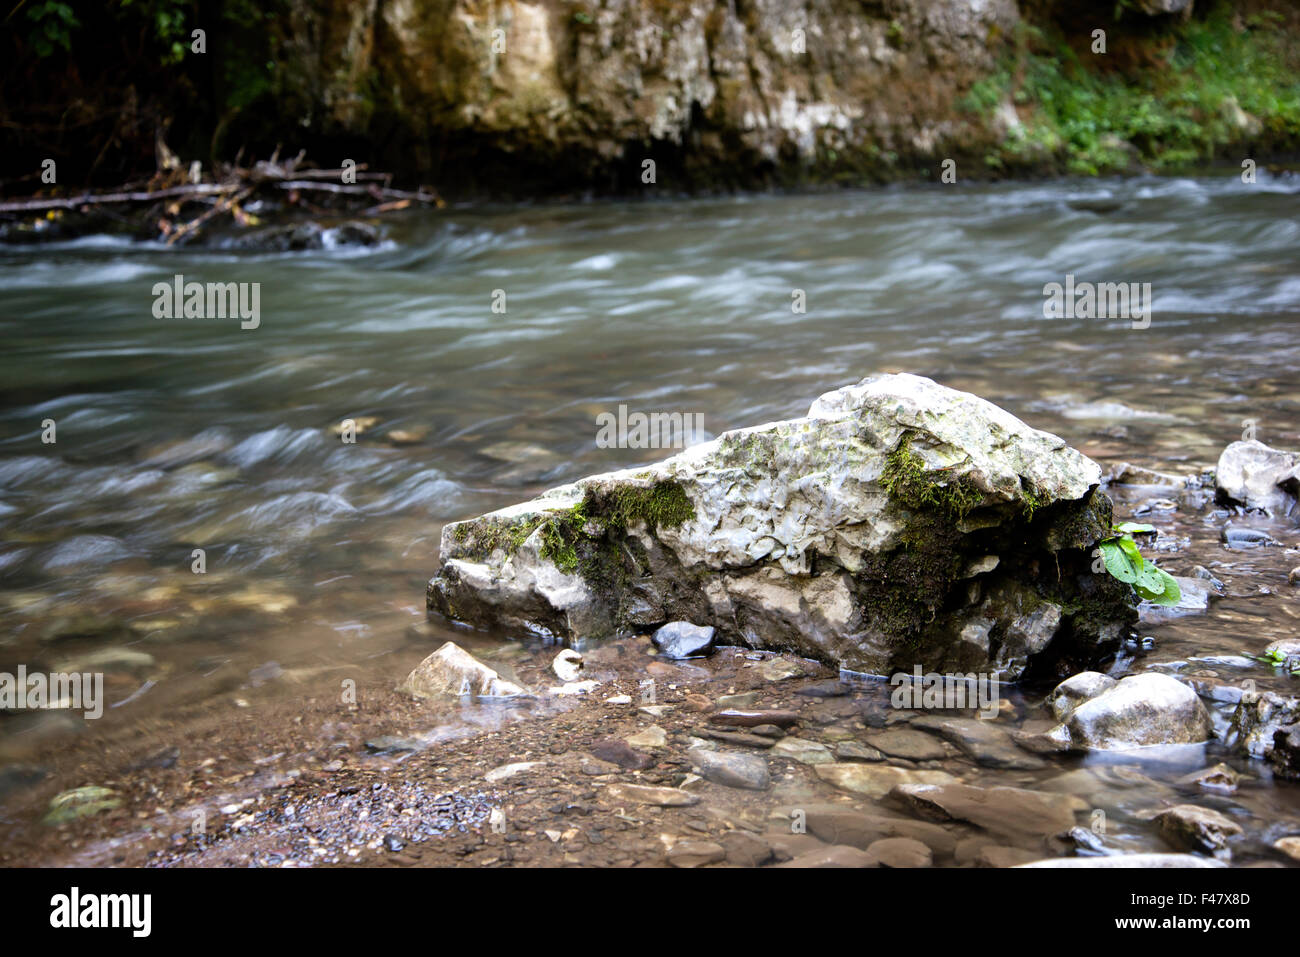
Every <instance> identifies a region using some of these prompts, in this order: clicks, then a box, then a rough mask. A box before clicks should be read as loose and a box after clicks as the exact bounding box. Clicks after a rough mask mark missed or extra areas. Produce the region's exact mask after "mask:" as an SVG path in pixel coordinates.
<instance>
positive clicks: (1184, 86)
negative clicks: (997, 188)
mask: <svg viewBox="0 0 1300 957" xmlns="http://www.w3.org/2000/svg"><path fill="white" fill-rule="evenodd" d="M1234 16H1235V15H1234V12H1233V8H1232V7H1231V6H1230V5H1228V4H1224V3H1221V4H1219V5H1217V6H1215V7H1214V8H1213V9H1211V10H1210V11H1209V13H1208V14H1207V15H1206V16H1205V17H1204V18H1203V19H1195V20H1192V21H1190V22H1188V23H1186V24H1182V25H1180V26H1178V27H1177V28H1176V31H1175V32H1173V33H1170V34H1165V35H1153V36H1147V37H1138V36H1136V35H1133V34H1130V33H1128V32H1126V31H1125V30H1124V29H1123V27H1122V25H1120V24H1116V25H1113V26H1112V28H1111V29H1109V30H1107V42H1108V50H1109V52H1108V53H1107V54H1092V53H1091V52H1090V51H1089V50H1088V48H1086V47H1085V48H1084V52H1083V53H1081V54H1079V53H1076V52H1075V51H1074V50H1073V49H1071V48H1070V47H1069V46H1068V45H1066V44H1065V43H1064V42H1063V41H1061V40H1059V39H1058V40H1056V41H1052V40H1050V39H1048V38H1047V37H1046V36H1045V35H1044V34H1043V33H1042V32H1040V31H1037V30H1035V29H1033V28H1028V29H1027V30H1026V31H1025V35H1024V36H1022V37H1021V40H1020V43H1019V44H1018V47H1019V49H1018V51H1017V53H1016V54H1015V55H1014V56H1012V57H1010V58H1009V59H1008V60H1007V61H1005V62H1004V63H1003V64H1002V66H1001V68H1000V69H999V70H998V71H997V72H996V73H995V74H994V75H992V76H990V77H988V78H987V79H985V80H982V81H980V82H979V83H977V84H976V85H975V86H974V87H973V88H972V90H971V92H970V93H969V94H968V95H967V96H966V98H965V101H964V105H965V107H966V108H967V109H968V110H970V111H972V112H976V113H979V114H982V115H985V116H991V115H992V113H993V112H994V111H995V110H996V109H997V108H998V107H999V106H1000V105H1001V104H1002V103H1004V102H1006V100H1007V99H1008V98H1010V99H1011V101H1012V102H1013V103H1015V104H1016V106H1017V107H1018V108H1019V109H1020V112H1021V117H1022V122H1023V124H1024V125H1023V128H1022V129H1021V130H1018V131H1012V132H1011V133H1009V134H1008V135H1007V137H1006V139H1005V140H1004V142H1003V143H1002V144H1001V146H1000V147H999V148H998V149H996V150H994V151H991V152H989V153H988V154H987V155H986V156H985V162H986V163H987V164H988V166H990V167H991V168H993V169H1003V168H1008V167H1010V168H1014V167H1016V166H1021V165H1027V164H1028V165H1041V164H1042V162H1043V161H1044V160H1045V159H1048V158H1050V157H1055V158H1057V159H1058V160H1060V161H1062V162H1063V164H1064V166H1065V168H1066V171H1067V172H1069V173H1073V174H1078V175H1098V174H1104V173H1112V172H1119V171H1123V170H1125V169H1127V168H1129V167H1130V166H1131V165H1132V160H1133V158H1134V153H1135V152H1136V158H1137V159H1139V160H1140V161H1141V162H1142V163H1143V164H1144V165H1146V166H1147V167H1149V168H1151V169H1152V170H1155V171H1157V172H1172V171H1175V170H1178V169H1185V168H1187V167H1189V166H1191V165H1193V164H1196V163H1198V162H1203V161H1207V160H1210V159H1212V158H1215V157H1221V156H1224V155H1225V150H1226V149H1227V148H1228V147H1229V146H1239V145H1242V144H1250V143H1259V144H1261V145H1264V146H1266V147H1271V148H1274V149H1286V148H1294V147H1295V145H1296V144H1298V143H1300V69H1297V66H1296V62H1295V61H1296V58H1297V54H1296V51H1293V50H1290V49H1288V48H1287V46H1286V43H1287V33H1285V32H1284V31H1282V30H1281V29H1279V25H1280V23H1281V22H1282V17H1281V16H1280V15H1279V14H1276V13H1273V12H1265V13H1261V14H1256V15H1253V16H1248V17H1245V18H1243V19H1237V20H1236V21H1235V22H1234ZM1125 43H1131V44H1141V45H1143V46H1145V47H1147V48H1148V52H1149V53H1150V54H1151V56H1152V57H1154V59H1155V65H1154V66H1151V67H1145V68H1143V69H1141V70H1130V71H1129V75H1127V76H1126V75H1124V74H1123V73H1121V72H1119V71H1117V70H1115V71H1104V70H1102V69H1098V67H1105V66H1109V63H1110V62H1113V61H1107V60H1106V57H1108V56H1114V55H1115V53H1116V49H1117V47H1116V45H1117V44H1125ZM1026 108H1028V109H1026ZM1241 111H1244V113H1245V114H1248V115H1249V117H1251V118H1253V121H1251V120H1249V119H1247V123H1248V124H1251V125H1250V126H1243V125H1242V120H1243V119H1245V118H1244V117H1243V116H1242V112H1241ZM1254 122H1257V123H1258V126H1257V127H1256V126H1254V125H1253V123H1254ZM1246 155H1247V154H1245V153H1243V154H1242V156H1241V157H1240V158H1242V159H1244V158H1245V157H1246ZM1234 158H1235V157H1234Z"/></svg>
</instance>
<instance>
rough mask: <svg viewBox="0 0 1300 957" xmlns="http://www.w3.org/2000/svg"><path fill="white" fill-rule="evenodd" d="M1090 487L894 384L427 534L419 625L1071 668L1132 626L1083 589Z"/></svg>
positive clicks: (873, 662) (850, 662) (1092, 482)
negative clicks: (432, 540) (433, 562)
mask: <svg viewBox="0 0 1300 957" xmlns="http://www.w3.org/2000/svg"><path fill="white" fill-rule="evenodd" d="M1099 480H1100V469H1099V468H1098V466H1097V465H1096V463H1094V462H1092V461H1091V460H1090V459H1088V458H1086V457H1085V456H1083V455H1081V454H1080V453H1078V452H1076V451H1074V450H1073V449H1071V448H1069V447H1067V446H1066V445H1065V443H1064V442H1063V441H1062V440H1061V439H1059V438H1057V437H1056V436H1053V435H1049V434H1048V433H1045V432H1040V431H1037V430H1035V429H1031V428H1030V427H1029V426H1027V425H1025V424H1024V423H1023V422H1021V421H1020V420H1019V419H1016V418H1015V417H1014V416H1012V415H1010V414H1009V413H1007V412H1005V411H1003V410H1002V409H999V408H998V407H997V406H994V405H992V404H991V403H988V402H985V401H984V400H982V399H979V398H977V397H976V396H973V395H970V394H968V393H964V392H957V391H955V390H952V389H948V388H945V387H943V386H940V385H938V384H936V383H934V382H932V381H930V380H929V379H924V378H920V377H918V376H912V375H882V376H873V377H871V378H868V379H865V380H863V381H862V382H860V383H859V384H857V385H854V386H849V387H847V388H843V389H839V390H837V391H834V392H829V393H827V394H825V395H823V396H822V397H821V398H820V399H818V400H817V401H816V402H815V403H813V406H812V408H811V409H810V410H809V413H808V416H807V417H806V418H802V419H794V420H791V421H785V422H775V423H770V424H768V425H761V426H756V427H753V428H747V429H739V430H736V431H734V432H728V433H725V434H723V435H722V436H719V437H718V438H717V439H714V440H713V441H711V442H706V443H703V444H701V445H697V446H694V447H692V448H690V449H687V450H686V451H685V452H682V453H680V454H678V455H676V456H673V457H672V458H670V459H667V460H666V461H664V462H661V463H659V464H657V465H652V466H649V467H646V468H640V469H634V470H626V471H622V472H611V473H607V474H604V475H596V476H592V477H590V478H586V479H582V480H580V481H578V482H575V483H573V484H571V485H565V486H561V487H559V488H555V489H552V490H550V491H548V492H546V493H544V494H543V495H541V496H540V497H539V498H537V499H535V500H533V501H531V502H524V503H522V504H520V505H515V506H512V507H510V508H506V509H502V510H500V511H497V512H493V513H490V514H488V515H484V516H482V517H480V518H476V519H471V520H469V521H464V522H456V523H453V524H450V525H448V526H446V527H445V528H444V530H443V534H442V549H441V552H442V555H441V557H442V567H441V569H440V570H439V571H438V573H437V575H436V576H435V577H434V578H433V579H432V581H430V583H429V589H428V604H429V608H430V610H431V611H435V612H439V613H441V614H444V615H446V616H448V617H450V618H454V619H457V620H460V621H466V622H470V623H472V624H476V625H480V626H489V627H492V626H495V627H500V628H503V629H507V630H519V629H524V630H527V631H529V632H531V633H534V634H541V635H544V636H551V637H557V638H574V637H584V638H592V637H600V636H605V635H611V634H615V633H621V632H629V631H633V630H636V631H645V630H650V629H653V628H655V627H657V626H659V625H662V624H664V623H666V622H668V621H676V620H682V621H690V622H694V623H696V624H698V625H701V626H712V627H713V628H714V629H716V632H717V641H718V642H719V643H724V644H738V645H745V646H749V647H753V648H762V649H771V650H774V651H784V652H792V653H794V654H797V655H800V656H803V657H808V658H815V659H818V660H821V661H824V662H827V663H829V664H833V665H838V666H840V667H844V668H848V669H851V670H856V671H863V672H873V673H877V674H887V673H890V672H892V671H895V670H911V669H912V668H913V667H914V666H916V665H920V666H922V667H924V668H927V669H931V670H938V671H948V672H952V671H958V672H963V673H966V672H978V671H984V672H999V673H1000V674H1001V675H1002V676H1003V677H1004V678H1006V679H1016V678H1019V677H1021V676H1022V675H1023V674H1024V673H1025V672H1026V670H1027V669H1029V668H1030V667H1031V666H1034V667H1042V668H1043V669H1045V670H1046V669H1049V668H1058V669H1066V668H1068V669H1070V670H1077V668H1079V667H1086V666H1087V665H1088V664H1090V663H1093V662H1094V661H1096V660H1098V659H1100V658H1101V657H1103V656H1104V655H1105V654H1106V653H1107V652H1109V651H1111V650H1113V649H1115V648H1116V647H1118V643H1119V640H1120V638H1121V635H1122V633H1123V632H1124V630H1125V629H1126V627H1127V626H1128V625H1129V624H1130V623H1131V622H1132V621H1134V620H1135V614H1134V612H1133V610H1132V608H1131V607H1130V604H1129V601H1130V597H1129V596H1130V592H1129V589H1128V587H1127V586H1124V585H1121V584H1120V583H1119V582H1117V581H1115V580H1114V579H1112V578H1110V577H1109V576H1107V575H1104V574H1101V575H1098V574H1096V573H1094V572H1093V571H1092V567H1091V566H1092V558H1091V555H1090V550H1091V548H1092V547H1093V545H1094V543H1095V542H1096V541H1097V540H1099V539H1100V538H1103V537H1106V536H1107V535H1109V534H1110V521H1111V508H1110V500H1109V499H1108V498H1106V496H1105V495H1104V494H1102V493H1101V492H1099V491H1098V489H1097V486H1098V482H1099Z"/></svg>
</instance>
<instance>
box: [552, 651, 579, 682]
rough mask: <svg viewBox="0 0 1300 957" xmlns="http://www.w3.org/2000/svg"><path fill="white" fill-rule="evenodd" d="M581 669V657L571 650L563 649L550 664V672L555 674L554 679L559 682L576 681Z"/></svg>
mask: <svg viewBox="0 0 1300 957" xmlns="http://www.w3.org/2000/svg"><path fill="white" fill-rule="evenodd" d="M582 669H583V660H582V655H580V654H578V653H577V652H576V651H574V650H573V649H572V648H565V649H564V650H563V651H561V652H560V653H559V654H558V655H556V656H555V660H554V661H552V662H551V670H552V671H554V672H555V677H557V678H559V679H560V680H561V681H577V680H578V675H579V674H581V673H582Z"/></svg>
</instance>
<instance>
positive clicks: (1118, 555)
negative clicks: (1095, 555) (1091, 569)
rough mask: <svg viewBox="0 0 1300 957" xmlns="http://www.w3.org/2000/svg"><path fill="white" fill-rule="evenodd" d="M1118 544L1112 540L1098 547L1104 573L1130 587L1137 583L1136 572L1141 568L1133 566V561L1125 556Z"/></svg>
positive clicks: (1115, 540) (1117, 541) (1116, 540)
mask: <svg viewBox="0 0 1300 957" xmlns="http://www.w3.org/2000/svg"><path fill="white" fill-rule="evenodd" d="M1119 542H1120V540H1119V539H1114V538H1109V539H1107V540H1106V541H1104V542H1102V543H1101V546H1100V547H1101V560H1102V561H1103V562H1105V563H1106V571H1108V572H1110V574H1111V575H1112V576H1113V577H1115V578H1118V579H1119V580H1120V581H1122V582H1125V583H1127V584H1129V585H1131V584H1133V583H1134V582H1135V581H1137V578H1138V572H1139V571H1140V569H1141V567H1142V566H1141V565H1140V564H1139V565H1134V563H1133V559H1132V558H1130V557H1129V556H1128V555H1127V554H1125V551H1124V549H1123V548H1121V547H1120V543H1119ZM1140 557H1141V556H1139V559H1140Z"/></svg>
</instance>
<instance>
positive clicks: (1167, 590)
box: [1149, 565, 1183, 605]
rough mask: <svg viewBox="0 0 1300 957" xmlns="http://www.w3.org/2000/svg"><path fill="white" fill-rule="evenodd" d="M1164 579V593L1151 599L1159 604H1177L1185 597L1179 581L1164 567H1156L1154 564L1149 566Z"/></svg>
mask: <svg viewBox="0 0 1300 957" xmlns="http://www.w3.org/2000/svg"><path fill="white" fill-rule="evenodd" d="M1149 567H1150V568H1151V569H1152V570H1153V571H1155V572H1156V574H1158V575H1159V576H1160V577H1161V578H1162V579H1163V580H1164V594H1162V595H1161V596H1160V597H1159V598H1153V599H1151V600H1152V601H1154V602H1155V603H1156V604H1157V605H1177V604H1178V603H1179V602H1180V601H1182V599H1183V590H1182V589H1181V588H1179V587H1178V581H1177V580H1176V579H1175V578H1174V576H1173V575H1171V574H1169V573H1168V572H1167V571H1165V570H1164V569H1163V568H1156V567H1155V566H1154V565H1151V566H1149Z"/></svg>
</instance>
